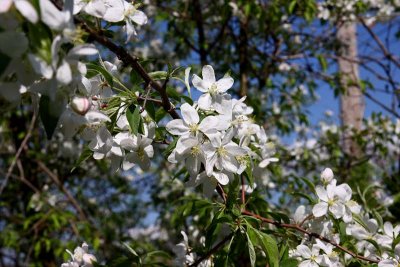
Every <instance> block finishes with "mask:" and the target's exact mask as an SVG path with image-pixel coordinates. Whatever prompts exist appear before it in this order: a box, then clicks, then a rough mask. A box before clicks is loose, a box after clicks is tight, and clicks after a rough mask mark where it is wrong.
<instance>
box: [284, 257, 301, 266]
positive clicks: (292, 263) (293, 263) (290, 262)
mask: <svg viewBox="0 0 400 267" xmlns="http://www.w3.org/2000/svg"><path fill="white" fill-rule="evenodd" d="M298 265H299V262H298V261H297V260H295V259H286V260H284V261H282V262H281V266H285V267H297V266H298Z"/></svg>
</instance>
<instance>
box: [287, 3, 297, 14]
mask: <svg viewBox="0 0 400 267" xmlns="http://www.w3.org/2000/svg"><path fill="white" fill-rule="evenodd" d="M296 4H297V0H293V1H292V2H291V3H290V5H289V9H288V11H289V14H292V13H293V10H294V8H295V7H296Z"/></svg>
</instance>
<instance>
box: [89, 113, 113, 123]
mask: <svg viewBox="0 0 400 267" xmlns="http://www.w3.org/2000/svg"><path fill="white" fill-rule="evenodd" d="M85 118H86V120H87V121H88V122H89V123H98V122H104V121H111V119H110V118H109V117H108V116H107V115H105V114H103V113H101V112H98V111H89V112H88V113H86V114H85Z"/></svg>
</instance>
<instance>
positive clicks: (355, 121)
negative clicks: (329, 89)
mask: <svg viewBox="0 0 400 267" xmlns="http://www.w3.org/2000/svg"><path fill="white" fill-rule="evenodd" d="M336 37H337V40H338V41H339V43H340V48H339V50H338V67H339V74H340V86H341V88H342V89H343V91H342V94H341V95H340V118H341V122H342V126H344V127H345V128H346V130H345V132H344V134H343V141H342V142H343V143H342V147H343V151H344V152H345V153H346V154H348V155H349V156H353V157H356V158H358V157H360V156H361V155H362V151H361V149H360V147H359V146H358V145H357V143H356V142H355V140H353V138H352V130H351V129H354V130H356V131H358V130H361V126H362V119H363V116H364V110H365V100H364V95H363V93H362V91H361V88H360V78H359V73H358V63H357V59H358V58H357V56H358V55H357V54H358V53H357V25H356V23H355V22H345V23H341V24H340V25H338V29H337V36H336Z"/></svg>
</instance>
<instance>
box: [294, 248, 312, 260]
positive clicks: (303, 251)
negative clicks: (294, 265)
mask: <svg viewBox="0 0 400 267" xmlns="http://www.w3.org/2000/svg"><path fill="white" fill-rule="evenodd" d="M296 252H297V253H298V254H299V255H300V256H301V257H302V258H305V259H309V258H310V257H311V250H310V248H309V247H307V246H305V245H298V246H297V248H296Z"/></svg>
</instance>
